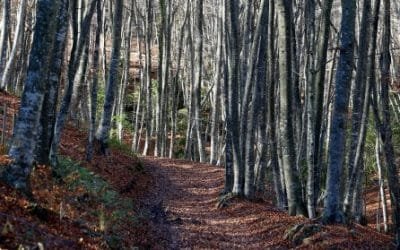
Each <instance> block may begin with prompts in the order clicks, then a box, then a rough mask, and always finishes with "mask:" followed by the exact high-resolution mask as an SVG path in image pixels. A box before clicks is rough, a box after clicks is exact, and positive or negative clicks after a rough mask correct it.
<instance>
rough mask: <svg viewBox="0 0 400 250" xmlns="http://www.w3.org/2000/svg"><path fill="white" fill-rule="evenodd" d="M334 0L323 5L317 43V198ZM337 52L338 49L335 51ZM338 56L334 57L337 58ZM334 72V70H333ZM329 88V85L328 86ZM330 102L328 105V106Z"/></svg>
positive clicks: (315, 142)
mask: <svg viewBox="0 0 400 250" xmlns="http://www.w3.org/2000/svg"><path fill="white" fill-rule="evenodd" d="M332 5H333V0H325V1H324V2H323V5H322V13H323V14H322V18H323V21H322V26H321V31H320V34H321V36H322V39H320V40H319V43H318V45H317V56H318V59H317V60H315V63H316V65H314V68H315V69H318V70H317V72H316V73H315V75H314V77H315V84H316V86H315V91H316V96H315V107H316V110H315V131H314V135H315V139H314V145H315V149H314V156H315V160H314V163H315V164H316V166H315V176H314V177H315V181H314V184H315V188H314V189H315V194H316V196H315V198H317V197H318V193H319V192H320V189H321V188H320V186H321V183H320V182H321V170H322V165H323V159H322V158H323V155H324V153H323V152H324V139H325V132H324V129H323V126H324V123H323V121H324V90H325V86H326V84H325V75H326V66H327V57H328V45H329V37H330V33H331V12H332ZM335 53H336V51H335ZM335 58H336V57H334V59H335ZM332 72H333V71H332ZM328 88H329V87H328ZM327 106H328V104H327V105H326V108H328V107H327Z"/></svg>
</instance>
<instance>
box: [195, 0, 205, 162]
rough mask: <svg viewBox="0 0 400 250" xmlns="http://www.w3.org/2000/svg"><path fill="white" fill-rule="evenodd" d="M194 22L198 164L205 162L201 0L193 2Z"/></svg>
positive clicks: (202, 18)
mask: <svg viewBox="0 0 400 250" xmlns="http://www.w3.org/2000/svg"><path fill="white" fill-rule="evenodd" d="M194 3H195V7H194V11H195V12H194V21H193V40H194V63H195V65H194V82H193V90H194V93H193V94H194V95H193V97H194V99H193V102H194V105H193V107H194V121H193V122H194V132H195V133H196V141H197V149H198V151H199V157H200V162H204V161H205V160H206V156H205V151H204V145H203V138H202V134H201V118H200V109H201V85H202V81H203V23H204V16H203V0H195V1H194Z"/></svg>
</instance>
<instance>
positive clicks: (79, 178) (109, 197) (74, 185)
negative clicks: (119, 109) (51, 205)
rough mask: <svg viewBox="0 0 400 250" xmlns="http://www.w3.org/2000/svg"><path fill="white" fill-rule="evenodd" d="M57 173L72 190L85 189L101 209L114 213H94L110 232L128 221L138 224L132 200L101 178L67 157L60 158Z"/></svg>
mask: <svg viewBox="0 0 400 250" xmlns="http://www.w3.org/2000/svg"><path fill="white" fill-rule="evenodd" d="M55 171H56V174H57V175H58V176H60V177H61V178H62V179H63V180H64V181H65V183H66V185H67V187H68V188H69V189H70V190H72V191H73V190H78V189H82V188H83V189H84V190H85V192H86V193H87V194H88V196H89V197H90V199H93V200H95V201H96V203H98V204H100V206H101V207H103V208H107V209H108V210H111V211H112V213H111V215H108V214H106V213H104V211H103V210H99V211H94V212H93V215H94V216H97V217H98V218H99V222H101V223H104V224H105V225H106V226H105V227H107V226H108V227H110V228H109V229H108V231H109V232H113V231H116V230H115V229H116V228H118V227H119V226H122V225H124V224H126V222H127V221H128V222H130V223H132V225H134V224H137V222H138V219H137V218H136V217H135V215H134V214H133V209H134V204H133V202H132V200H131V199H127V198H124V197H121V196H120V195H119V193H118V192H117V191H115V190H114V189H113V188H112V187H111V186H110V185H109V184H108V183H107V182H106V181H105V180H104V179H102V178H101V177H100V176H98V175H96V174H95V173H93V172H91V171H89V170H88V169H87V168H84V167H82V166H80V164H79V163H77V162H74V161H73V160H71V159H69V158H65V157H60V161H59V165H58V166H57V168H56V169H55ZM78 200H79V198H78ZM110 236H113V235H112V234H111V235H110Z"/></svg>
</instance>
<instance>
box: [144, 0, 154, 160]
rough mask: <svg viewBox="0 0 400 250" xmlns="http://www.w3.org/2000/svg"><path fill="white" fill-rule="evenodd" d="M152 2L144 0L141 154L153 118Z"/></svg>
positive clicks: (146, 142)
mask: <svg viewBox="0 0 400 250" xmlns="http://www.w3.org/2000/svg"><path fill="white" fill-rule="evenodd" d="M152 14H153V4H152V0H147V1H146V21H145V30H146V32H145V40H146V41H145V47H146V48H145V50H146V54H145V79H146V90H145V93H146V118H145V123H146V138H145V143H144V148H143V155H147V151H148V149H149V146H150V143H151V135H152V127H153V126H152V119H153V108H152V86H151V39H152V36H153V35H152V33H153V32H152V30H153V18H152Z"/></svg>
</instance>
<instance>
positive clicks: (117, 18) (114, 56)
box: [96, 0, 123, 154]
mask: <svg viewBox="0 0 400 250" xmlns="http://www.w3.org/2000/svg"><path fill="white" fill-rule="evenodd" d="M122 17H123V0H116V2H115V13H114V20H113V38H112V40H113V41H112V52H111V62H110V71H109V75H108V80H107V86H106V96H105V101H104V107H103V114H102V117H101V119H100V125H99V127H98V128H97V132H96V139H97V140H99V142H100V144H101V147H102V151H103V152H102V153H103V154H105V153H106V152H105V151H106V150H107V148H108V145H107V144H108V138H109V136H110V130H111V118H112V117H111V114H112V108H113V103H114V99H115V90H116V87H117V83H118V76H119V73H118V70H119V59H120V52H121V30H122Z"/></svg>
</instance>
